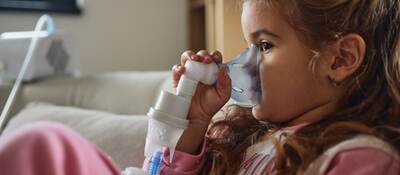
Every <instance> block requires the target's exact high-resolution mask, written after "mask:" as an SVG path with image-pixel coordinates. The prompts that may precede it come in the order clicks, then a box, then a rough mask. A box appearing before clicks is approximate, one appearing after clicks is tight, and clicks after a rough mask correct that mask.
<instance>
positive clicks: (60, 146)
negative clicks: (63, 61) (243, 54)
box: [0, 0, 400, 175]
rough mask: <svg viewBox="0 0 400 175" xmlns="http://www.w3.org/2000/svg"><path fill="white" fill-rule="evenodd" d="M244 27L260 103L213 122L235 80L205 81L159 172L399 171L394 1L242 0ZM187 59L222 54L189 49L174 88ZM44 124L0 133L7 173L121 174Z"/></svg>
mask: <svg viewBox="0 0 400 175" xmlns="http://www.w3.org/2000/svg"><path fill="white" fill-rule="evenodd" d="M242 27H243V34H244V37H245V39H246V41H247V42H248V44H249V45H251V44H254V45H256V46H257V47H258V48H259V51H260V55H261V58H260V64H259V68H260V79H261V89H262V98H261V102H260V104H259V105H257V106H255V107H253V108H252V109H246V108H240V107H237V106H229V107H228V108H227V109H226V110H224V112H225V116H224V118H223V119H219V120H218V121H211V119H212V116H214V115H215V114H216V112H217V111H219V110H220V109H221V108H222V106H223V105H224V104H225V103H226V102H227V101H228V99H229V98H230V92H231V84H230V79H229V77H228V76H227V73H226V70H222V71H220V73H219V75H218V81H217V83H216V85H215V86H212V87H211V86H206V85H202V84H200V85H199V86H198V88H197V91H196V94H195V96H194V98H193V101H192V106H191V109H190V112H189V116H188V119H189V126H188V129H186V130H185V132H184V134H183V135H182V137H181V138H180V140H179V142H178V145H177V148H176V152H175V155H174V158H173V161H172V163H168V162H169V161H168V160H169V149H168V148H165V149H164V154H163V155H164V157H163V161H162V166H161V169H160V174H329V175H334V174H400V159H399V154H398V152H399V151H400V40H399V38H400V36H399V33H400V1H399V0H391V1H384V0H368V1H367V0H324V1H322V0H246V1H244V2H243V12H242ZM188 59H191V60H194V61H199V62H203V63H211V62H218V63H219V62H221V61H222V56H221V54H220V53H219V52H217V51H216V52H213V53H208V52H207V51H200V52H198V53H197V54H195V53H194V52H191V51H187V52H185V53H184V54H183V55H182V59H181V63H180V64H179V65H176V66H175V67H174V68H173V78H174V84H173V85H174V86H175V87H176V85H177V83H178V81H179V79H180V76H181V75H182V74H183V73H184V72H185V68H184V67H183V65H184V63H185V61H187V60H188ZM45 125H46V126H43V124H42V125H41V126H40V127H38V126H36V127H28V128H26V129H24V130H22V131H20V132H19V133H16V134H14V135H12V136H9V137H7V138H5V139H4V138H3V139H2V140H0V172H2V173H3V172H7V173H6V174H118V168H116V167H115V166H114V165H113V164H112V162H111V161H110V160H108V159H107V156H104V154H103V153H101V152H100V151H98V150H97V149H96V148H93V146H91V145H90V144H88V143H87V142H86V141H84V140H83V139H81V138H80V137H79V136H78V135H76V134H74V133H73V132H71V131H69V130H66V129H65V128H63V127H60V126H57V125H56V126H54V125H52V124H45ZM48 131H51V132H48ZM38 145H39V146H38ZM35 148H45V149H40V151H41V154H40V156H38V155H37V154H35V151H33V150H36V149H35ZM18 150H25V153H24V154H22V153H20V152H21V151H18ZM36 152H37V151H36ZM34 160H38V161H34ZM63 160H68V161H63ZM78 160H79V161H78ZM145 164H146V163H145ZM145 167H146V165H145ZM28 172H29V173H28Z"/></svg>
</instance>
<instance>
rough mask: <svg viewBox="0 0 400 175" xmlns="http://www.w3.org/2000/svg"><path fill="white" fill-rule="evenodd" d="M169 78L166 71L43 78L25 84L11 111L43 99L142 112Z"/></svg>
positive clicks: (151, 103)
mask: <svg viewBox="0 0 400 175" xmlns="http://www.w3.org/2000/svg"><path fill="white" fill-rule="evenodd" d="M169 79H170V72H169V71H161V72H113V73H107V74H101V75H96V76H86V77H80V78H73V77H55V78H49V79H44V80H41V81H37V82H34V83H29V84H26V85H24V87H23V89H22V90H21V92H20V97H19V100H18V101H17V102H16V103H17V104H15V106H14V107H15V109H14V110H13V111H19V109H20V108H21V107H23V106H24V105H25V104H27V103H29V102H31V101H42V102H48V103H53V104H57V105H65V106H75V107H80V108H86V109H94V110H101V111H107V112H112V113H116V114H130V115H143V114H145V113H146V112H147V111H148V109H149V107H150V106H151V105H153V103H154V101H155V98H156V97H157V95H158V94H159V91H160V89H162V88H163V87H164V86H166V84H168V83H166V81H169Z"/></svg>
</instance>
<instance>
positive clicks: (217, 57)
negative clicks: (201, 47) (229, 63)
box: [211, 50, 223, 63]
mask: <svg viewBox="0 0 400 175" xmlns="http://www.w3.org/2000/svg"><path fill="white" fill-rule="evenodd" d="M211 57H212V58H213V61H214V62H215V63H222V61H223V58H222V53H221V52H220V51H218V50H216V51H213V52H211Z"/></svg>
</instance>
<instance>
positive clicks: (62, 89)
mask: <svg viewBox="0 0 400 175" xmlns="http://www.w3.org/2000/svg"><path fill="white" fill-rule="evenodd" d="M170 74H171V73H170V71H160V72H112V73H105V74H100V75H94V76H84V77H68V76H57V77H49V78H45V79H41V80H37V81H34V82H30V83H25V84H24V86H23V87H22V89H21V90H20V93H19V95H18V97H17V98H16V101H15V104H14V106H13V110H12V113H11V115H12V118H11V119H10V121H9V122H8V125H7V126H6V129H5V130H4V132H3V135H4V136H6V135H7V134H9V133H11V132H14V131H15V130H17V129H18V128H19V127H21V126H23V125H25V124H29V123H32V122H36V121H43V120H45V121H53V122H59V123H62V124H64V125H65V126H67V127H70V128H72V129H74V130H75V131H77V132H78V133H80V134H81V135H82V136H83V137H85V138H86V139H88V140H89V141H90V142H92V143H94V144H95V145H97V146H98V147H99V148H100V149H102V150H104V151H105V152H106V153H107V154H108V155H109V156H110V157H111V158H112V159H113V160H114V161H115V162H116V163H117V165H119V166H120V168H121V169H124V168H126V167H131V166H133V167H141V165H142V162H143V160H144V155H143V152H144V144H145V136H146V130H147V117H146V115H145V114H146V113H147V111H148V110H149V107H150V106H152V105H153V104H154V102H155V100H156V98H157V96H158V94H159V92H160V91H161V90H162V89H165V90H168V91H172V87H171V78H170Z"/></svg>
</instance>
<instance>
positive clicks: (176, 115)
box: [145, 45, 261, 174]
mask: <svg viewBox="0 0 400 175" xmlns="http://www.w3.org/2000/svg"><path fill="white" fill-rule="evenodd" d="M259 59H260V58H259V49H258V47H257V46H255V45H252V46H251V47H250V48H248V49H247V50H246V51H244V52H243V53H241V54H240V55H238V56H237V57H235V58H234V59H232V60H231V61H229V62H227V63H223V64H219V65H217V64H215V63H211V64H203V63H199V62H195V61H191V60H189V61H187V62H186V63H185V68H186V71H185V74H184V75H182V76H181V78H180V80H179V83H178V87H177V89H176V93H175V94H173V93H170V92H167V91H161V94H160V96H159V98H158V99H157V102H156V104H155V105H154V106H153V107H151V108H150V110H149V112H148V114H147V115H148V117H149V123H148V131H147V137H146V145H145V156H146V158H147V159H148V160H149V168H148V172H147V174H157V173H158V171H159V170H158V168H159V165H160V164H161V158H162V148H163V147H168V148H169V157H170V160H169V161H170V162H171V161H172V158H173V154H174V149H175V147H176V144H177V142H178V140H179V138H180V137H181V135H182V133H183V131H184V130H185V129H186V127H187V125H188V120H187V119H186V118H187V114H188V112H189V108H190V104H191V100H192V97H193V95H194V93H195V90H196V87H197V85H198V83H199V82H201V83H203V84H207V85H214V84H215V82H216V81H217V75H218V72H219V69H220V68H221V67H226V68H227V70H228V75H229V76H230V79H231V81H232V93H231V98H232V99H233V100H234V102H235V103H236V104H238V105H240V106H244V107H254V106H255V105H257V104H258V103H259V102H260V99H261V88H260V76H259Z"/></svg>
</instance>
